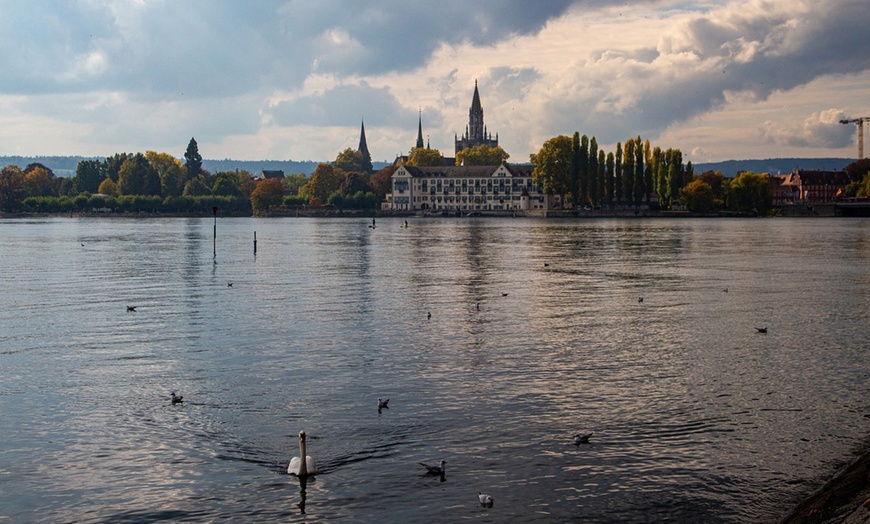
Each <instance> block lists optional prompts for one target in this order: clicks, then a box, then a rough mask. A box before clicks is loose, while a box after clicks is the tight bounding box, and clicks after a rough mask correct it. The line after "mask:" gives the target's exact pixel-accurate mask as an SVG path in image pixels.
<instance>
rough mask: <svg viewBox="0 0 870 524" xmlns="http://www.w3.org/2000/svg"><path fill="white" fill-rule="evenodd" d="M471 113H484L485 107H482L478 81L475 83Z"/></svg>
mask: <svg viewBox="0 0 870 524" xmlns="http://www.w3.org/2000/svg"><path fill="white" fill-rule="evenodd" d="M471 112H472V113H483V107H481V105H480V93H479V92H478V91H477V80H475V81H474V95H473V97H472V98H471Z"/></svg>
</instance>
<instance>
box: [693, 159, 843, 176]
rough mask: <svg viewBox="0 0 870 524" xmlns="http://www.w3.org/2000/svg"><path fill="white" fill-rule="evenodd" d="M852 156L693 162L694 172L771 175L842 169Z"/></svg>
mask: <svg viewBox="0 0 870 524" xmlns="http://www.w3.org/2000/svg"><path fill="white" fill-rule="evenodd" d="M854 161H855V159H854V158H768V159H765V160H726V161H724V162H705V163H702V164H693V167H694V171H695V174H700V173H703V172H704V171H721V172H722V174H723V175H725V176H726V177H731V178H733V177H736V176H737V173H739V172H740V171H752V172H753V173H770V174H771V175H778V174H783V175H784V174H787V173H791V172H792V171H794V170H795V169H806V170H814V169H817V170H819V171H842V170H843V168H845V167H846V166H848V165H849V164H851V163H852V162H854Z"/></svg>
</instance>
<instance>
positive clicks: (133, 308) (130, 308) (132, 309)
mask: <svg viewBox="0 0 870 524" xmlns="http://www.w3.org/2000/svg"><path fill="white" fill-rule="evenodd" d="M137 307H139V306H127V311H136V308H137Z"/></svg>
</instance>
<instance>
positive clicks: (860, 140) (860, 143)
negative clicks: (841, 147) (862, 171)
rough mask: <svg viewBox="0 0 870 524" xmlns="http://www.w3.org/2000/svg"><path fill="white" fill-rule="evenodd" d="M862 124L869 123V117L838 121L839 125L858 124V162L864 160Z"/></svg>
mask: <svg viewBox="0 0 870 524" xmlns="http://www.w3.org/2000/svg"><path fill="white" fill-rule="evenodd" d="M864 122H870V116H862V117H861V118H849V119H846V120H840V123H841V124H858V160H862V159H863V158H864Z"/></svg>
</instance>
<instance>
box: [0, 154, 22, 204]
mask: <svg viewBox="0 0 870 524" xmlns="http://www.w3.org/2000/svg"><path fill="white" fill-rule="evenodd" d="M26 196H27V192H26V191H25V189H24V172H23V171H21V168H20V167H18V166H15V165H8V166H6V167H4V168H3V171H0V211H10V212H11V211H18V210H19V209H20V208H21V203H22V202H23V201H24V198H25V197H26Z"/></svg>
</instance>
